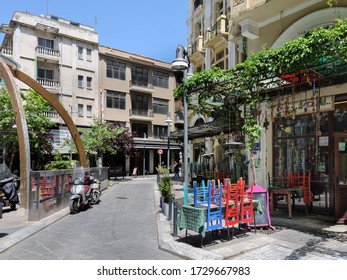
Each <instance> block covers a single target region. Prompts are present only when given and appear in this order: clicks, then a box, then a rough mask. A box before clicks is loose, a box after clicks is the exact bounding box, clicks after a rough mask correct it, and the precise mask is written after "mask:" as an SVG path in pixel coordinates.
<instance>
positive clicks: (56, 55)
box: [36, 46, 60, 58]
mask: <svg viewBox="0 0 347 280" xmlns="http://www.w3.org/2000/svg"><path fill="white" fill-rule="evenodd" d="M36 52H37V54H39V55H47V56H51V57H54V58H59V57H60V53H59V51H57V50H53V49H50V48H45V47H40V46H38V47H37V48H36Z"/></svg>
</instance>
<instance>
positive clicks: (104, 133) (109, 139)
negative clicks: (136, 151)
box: [82, 118, 133, 157]
mask: <svg viewBox="0 0 347 280" xmlns="http://www.w3.org/2000/svg"><path fill="white" fill-rule="evenodd" d="M82 139H83V143H84V147H85V150H86V153H87V155H89V156H97V157H100V156H101V155H102V154H105V153H110V154H111V155H116V154H117V153H118V152H119V151H121V150H125V151H126V153H130V152H131V150H132V147H133V138H132V135H131V134H129V133H128V131H127V129H126V128H124V127H118V126H114V125H113V124H110V123H106V122H101V121H100V120H99V119H98V118H94V119H93V123H92V125H91V127H90V128H88V129H85V130H83V133H82Z"/></svg>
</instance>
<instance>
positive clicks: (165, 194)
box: [159, 176, 172, 203]
mask: <svg viewBox="0 0 347 280" xmlns="http://www.w3.org/2000/svg"><path fill="white" fill-rule="evenodd" d="M159 190H160V193H161V197H162V198H163V200H164V202H165V203H168V202H169V199H170V194H172V181H171V179H170V177H169V176H163V177H162V178H161V180H160V183H159Z"/></svg>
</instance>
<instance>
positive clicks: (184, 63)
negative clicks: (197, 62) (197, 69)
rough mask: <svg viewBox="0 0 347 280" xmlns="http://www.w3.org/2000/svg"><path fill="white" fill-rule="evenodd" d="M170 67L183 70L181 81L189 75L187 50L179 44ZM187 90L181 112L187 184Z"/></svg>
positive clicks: (186, 182)
mask: <svg viewBox="0 0 347 280" xmlns="http://www.w3.org/2000/svg"><path fill="white" fill-rule="evenodd" d="M171 69H173V70H174V71H181V72H183V81H184V82H186V81H187V79H188V78H189V77H190V76H191V73H188V71H189V69H190V61H189V57H188V51H187V49H186V48H184V47H183V46H181V45H178V47H177V49H176V59H175V60H174V61H173V62H172V63H171ZM187 94H188V93H187V92H185V93H184V96H183V114H184V140H183V148H184V149H183V162H184V183H185V184H186V186H188V184H189V181H188V104H187Z"/></svg>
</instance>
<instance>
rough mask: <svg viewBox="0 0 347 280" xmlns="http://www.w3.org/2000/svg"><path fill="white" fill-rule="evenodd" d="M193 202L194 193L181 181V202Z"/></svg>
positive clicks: (185, 203)
mask: <svg viewBox="0 0 347 280" xmlns="http://www.w3.org/2000/svg"><path fill="white" fill-rule="evenodd" d="M193 203H194V193H193V192H189V191H188V188H187V185H186V183H183V204H184V205H187V204H193Z"/></svg>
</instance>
